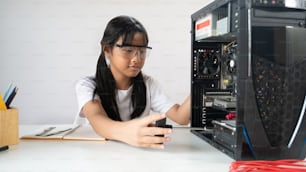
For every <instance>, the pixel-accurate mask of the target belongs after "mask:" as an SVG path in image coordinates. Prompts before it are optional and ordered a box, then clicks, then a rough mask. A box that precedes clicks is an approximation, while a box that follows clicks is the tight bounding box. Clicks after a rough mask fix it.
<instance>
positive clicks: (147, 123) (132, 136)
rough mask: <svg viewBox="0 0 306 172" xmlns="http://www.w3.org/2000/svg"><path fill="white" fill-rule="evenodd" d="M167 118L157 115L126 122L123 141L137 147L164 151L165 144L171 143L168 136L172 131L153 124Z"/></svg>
mask: <svg viewBox="0 0 306 172" xmlns="http://www.w3.org/2000/svg"><path fill="white" fill-rule="evenodd" d="M165 117H166V116H165V115H164V114H157V115H149V116H146V117H144V118H137V119H133V120H130V121H127V122H124V123H123V125H124V126H123V128H122V131H123V132H122V134H123V135H122V141H123V142H126V143H127V144H130V145H133V146H137V147H147V148H156V149H163V148H164V144H163V143H165V142H168V141H170V138H169V137H168V136H167V134H170V133H171V132H172V129H169V128H159V127H153V126H152V124H153V123H154V122H155V121H157V120H160V119H163V118H165ZM156 135H165V137H160V136H156Z"/></svg>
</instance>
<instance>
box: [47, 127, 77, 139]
mask: <svg viewBox="0 0 306 172" xmlns="http://www.w3.org/2000/svg"><path fill="white" fill-rule="evenodd" d="M69 130H72V128H68V129H65V130H60V131H56V132H54V133H50V134H47V135H45V136H47V137H48V136H53V135H57V134H61V133H64V132H66V131H69Z"/></svg>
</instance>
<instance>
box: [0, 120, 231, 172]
mask: <svg viewBox="0 0 306 172" xmlns="http://www.w3.org/2000/svg"><path fill="white" fill-rule="evenodd" d="M37 127H38V126H35V125H34V126H33V125H29V126H20V136H21V135H24V134H29V131H31V130H32V129H33V128H37ZM171 139H172V141H171V142H169V143H167V144H166V147H165V149H164V150H154V149H143V148H137V147H132V146H129V145H127V144H124V143H121V142H115V141H104V142H95V141H52V140H48V141H42V140H20V143H19V144H18V145H14V146H10V149H9V150H8V151H4V152H0V171H1V172H2V171H3V172H6V171H7V172H13V171H18V172H24V171H28V172H33V171H40V172H44V171H48V172H49V171H50V172H53V171H64V172H67V171H75V172H83V171H89V172H94V171H131V172H137V171H141V172H144V171H145V172H147V171H149V172H150V171H154V172H162V171H165V172H173V171H175V172H179V171H192V172H202V171H207V172H215V171H216V172H226V171H228V170H229V166H230V163H231V162H233V161H234V160H233V159H231V158H230V157H228V156H227V155H225V154H223V153H221V152H219V151H218V150H216V149H215V148H213V147H212V146H210V145H209V144H207V143H206V142H205V141H203V140H201V139H200V138H199V137H197V136H195V135H193V134H192V133H191V132H190V131H189V130H188V129H177V128H174V130H173V133H172V135H171Z"/></svg>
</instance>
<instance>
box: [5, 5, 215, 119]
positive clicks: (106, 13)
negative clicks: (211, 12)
mask: <svg viewBox="0 0 306 172" xmlns="http://www.w3.org/2000/svg"><path fill="white" fill-rule="evenodd" d="M211 1H212V0H183V1H177V0H153V1H144V0H129V1H127V0H0V25H1V27H0V92H1V93H2V95H3V94H4V92H5V90H6V88H7V85H8V84H9V82H11V81H12V82H13V83H14V84H15V85H17V86H18V87H19V92H18V95H17V96H16V98H15V100H14V102H13V103H12V105H13V106H15V107H18V109H19V122H20V124H44V123H49V124H50V123H72V122H73V120H74V117H75V115H76V114H77V102H76V96H75V89H74V84H75V82H76V80H78V79H79V78H81V77H83V76H87V75H94V73H95V68H96V61H97V59H98V56H99V54H100V45H99V42H100V40H101V38H102V35H103V31H104V28H105V26H106V24H107V22H108V21H109V20H110V19H111V18H113V17H115V16H117V15H122V14H124V15H131V16H134V17H135V18H137V19H138V20H140V21H141V22H142V23H143V25H144V26H145V27H146V29H147V31H148V33H149V39H150V45H151V46H152V47H153V50H152V52H151V54H150V57H149V59H147V61H146V64H145V67H144V69H143V71H144V72H145V73H147V74H149V75H152V76H154V77H155V78H156V79H158V81H159V82H160V83H162V86H163V88H164V90H165V92H166V93H167V94H168V96H169V97H170V98H171V99H173V100H174V101H177V102H178V103H181V102H182V101H184V99H185V97H186V96H187V95H189V94H190V61H191V60H190V58H191V57H190V49H191V45H190V30H191V27H190V25H191V17H190V16H191V14H192V13H194V12H195V11H197V10H199V9H200V8H202V7H204V6H205V5H206V4H208V3H209V2H211Z"/></svg>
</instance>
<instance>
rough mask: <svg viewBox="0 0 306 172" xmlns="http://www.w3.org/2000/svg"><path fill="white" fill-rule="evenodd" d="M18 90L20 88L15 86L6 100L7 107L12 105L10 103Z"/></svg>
mask: <svg viewBox="0 0 306 172" xmlns="http://www.w3.org/2000/svg"><path fill="white" fill-rule="evenodd" d="M17 91H18V88H17V87H15V88H14V89H13V91H12V92H11V94H10V95H9V97H8V98H7V100H6V102H5V105H6V107H7V108H9V107H10V104H11V103H12V101H13V99H14V98H15V95H16V94H17Z"/></svg>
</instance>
